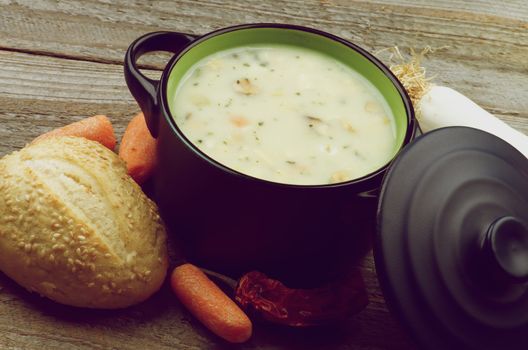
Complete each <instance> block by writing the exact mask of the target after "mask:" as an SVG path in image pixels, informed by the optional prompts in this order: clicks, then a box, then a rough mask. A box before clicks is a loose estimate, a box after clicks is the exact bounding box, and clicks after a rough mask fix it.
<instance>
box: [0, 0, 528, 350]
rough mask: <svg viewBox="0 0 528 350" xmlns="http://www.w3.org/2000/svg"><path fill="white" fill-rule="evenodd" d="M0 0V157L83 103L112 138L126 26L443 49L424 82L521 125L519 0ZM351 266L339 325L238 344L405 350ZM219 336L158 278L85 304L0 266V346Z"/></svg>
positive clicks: (135, 345)
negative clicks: (38, 289) (133, 299)
mask: <svg viewBox="0 0 528 350" xmlns="http://www.w3.org/2000/svg"><path fill="white" fill-rule="evenodd" d="M0 6H1V7H0V156H2V155H5V154H7V153H9V152H11V151H13V150H16V149H19V148H21V147H23V146H24V144H25V143H26V142H28V141H29V140H31V139H33V138H34V137H35V136H37V135H39V134H40V133H42V132H44V131H47V130H49V129H52V128H54V127H57V126H61V125H64V124H66V123H69V122H72V121H75V120H79V119H81V118H83V117H86V116H90V115H94V114H106V115H108V116H109V117H110V118H111V120H112V122H113V123H114V125H115V127H116V131H117V134H118V136H119V137H120V136H121V135H122V132H123V129H124V127H125V126H126V124H127V122H128V120H129V119H130V118H131V116H132V115H134V114H135V113H136V112H137V111H138V106H137V105H136V104H135V102H134V100H133V99H132V96H131V95H130V94H129V92H128V90H127V88H126V85H125V82H124V79H123V68H122V61H123V56H124V53H125V50H126V48H127V46H128V44H129V43H130V42H131V41H132V40H134V39H135V38H136V37H138V36H140V35H142V34H144V33H146V32H150V31H157V30H175V31H182V32H187V33H194V34H203V33H207V32H209V31H212V30H214V29H217V28H221V27H225V26H229V25H234V24H240V23H250V22H283V23H292V24H300V25H306V26H311V27H315V28H318V29H322V30H325V31H328V32H330V33H333V34H336V35H338V36H341V37H343V38H346V39H349V40H351V41H353V42H355V43H357V44H359V45H360V46H363V47H364V48H366V49H368V50H370V51H371V52H376V51H378V50H380V49H383V48H387V47H391V46H394V45H398V46H399V47H400V48H401V49H408V48H416V49H420V48H423V47H424V46H428V45H429V46H431V47H433V48H435V47H437V48H438V47H444V46H447V47H448V48H446V49H443V50H439V51H437V52H436V53H435V54H433V55H431V56H429V57H428V58H427V59H426V60H425V61H424V64H425V66H426V67H427V69H428V72H430V73H431V74H434V75H436V81H437V82H439V83H441V84H444V85H447V86H451V87H453V88H455V89H457V90H459V91H461V92H462V93H464V94H466V95H467V96H469V97H470V98H472V99H474V100H475V101H476V102H477V103H479V104H480V105H482V106H483V107H485V108H486V109H487V110H488V111H490V112H492V113H493V114H495V115H496V116H498V117H499V118H501V119H503V120H505V121H506V122H507V123H509V124H511V125H512V126H513V127H515V128H517V129H519V130H521V131H523V132H524V133H527V134H528V58H527V57H528V3H527V2H526V1H523V0H516V1H504V2H502V1H501V2H496V1H493V0H479V1H471V2H468V1H464V0H446V1H442V2H441V3H440V2H437V3H435V2H434V1H426V0H412V1H411V0H393V1H383V0H378V1H372V2H365V1H339V0H326V1H304V0H288V1H285V0H280V1H261V0H251V1H218V0H204V1H175V2H172V1H156V2H149V1H103V0H89V1H77V0H63V1H52V0H49V1H32V0H20V1H16V0H0ZM165 59H166V57H165ZM163 64H164V61H163V57H156V56H155V57H151V58H149V59H147V60H146V61H145V67H146V68H148V69H149V74H151V75H153V76H156V74H158V75H159V72H160V70H161V68H162V67H163ZM362 271H363V274H364V277H365V280H366V283H367V287H368V292H369V297H370V304H369V306H368V307H367V309H366V310H364V311H363V312H361V313H360V314H358V315H356V316H355V317H353V318H352V319H351V320H350V321H349V322H347V323H346V324H343V325H341V326H339V327H337V328H334V329H331V330H328V329H327V330H324V331H310V332H302V331H291V330H285V329H276V328H268V327H263V326H257V327H256V330H255V334H254V337H253V338H252V340H251V341H250V342H248V343H247V344H245V345H243V346H240V347H238V348H240V349H413V348H414V346H413V345H412V343H411V342H410V341H409V340H408V338H407V336H406V335H405V333H404V332H403V331H402V330H401V329H400V327H399V326H398V323H397V322H396V321H395V320H394V319H393V318H392V316H391V315H390V314H389V312H388V310H387V308H386V305H385V303H384V300H383V296H382V294H381V291H380V288H379V286H378V283H377V280H376V274H375V269H374V264H373V260H372V257H371V256H368V257H367V258H366V259H365V261H364V262H363V263H362ZM227 347H229V346H227V345H226V344H225V343H223V342H222V341H220V340H219V339H217V338H215V337H214V336H212V335H211V334H210V333H209V332H207V331H206V330H205V329H204V328H203V327H202V326H201V325H200V324H199V323H197V322H196V321H195V320H194V319H193V318H192V317H190V315H189V314H188V313H187V312H186V311H184V310H183V309H182V307H181V306H180V305H179V304H178V302H177V301H176V300H175V298H174V297H172V295H171V292H170V290H169V288H168V286H167V285H165V286H164V287H163V288H162V290H161V291H160V292H159V293H158V294H156V295H155V296H154V297H152V298H151V299H150V300H148V301H147V302H145V303H143V304H141V305H139V306H136V307H131V308H128V309H126V310H121V311H111V312H108V311H106V312H105V311H86V310H79V309H75V308H69V307H65V306H61V305H57V304H55V303H53V302H50V301H47V300H44V299H42V298H40V297H38V296H35V295H32V294H30V293H28V292H26V291H25V290H24V289H22V288H21V287H19V286H17V285H16V284H15V283H14V282H12V281H11V280H10V279H9V278H7V277H6V276H4V275H2V274H0V348H1V349H39V350H40V349H217V348H227ZM229 348H230V347H229Z"/></svg>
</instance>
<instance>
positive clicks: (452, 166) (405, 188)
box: [375, 127, 528, 350]
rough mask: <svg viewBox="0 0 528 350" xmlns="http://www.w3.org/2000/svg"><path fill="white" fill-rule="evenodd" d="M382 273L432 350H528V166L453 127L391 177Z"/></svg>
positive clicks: (395, 305)
mask: <svg viewBox="0 0 528 350" xmlns="http://www.w3.org/2000/svg"><path fill="white" fill-rule="evenodd" d="M375 259H376V269H377V272H378V277H379V279H380V283H381V286H382V289H383V291H384V294H385V298H386V300H387V302H388V304H389V307H391V309H393V311H394V312H395V313H396V314H397V316H399V318H400V319H401V321H402V322H403V323H404V325H405V326H406V327H407V328H408V329H409V330H410V331H411V334H412V335H413V338H414V339H415V340H416V342H417V343H418V344H419V345H420V346H422V347H423V348H426V349H442V350H444V349H479V350H481V349H508V350H513V349H528V159H527V158H526V157H525V156H523V155H522V154H521V153H520V152H519V151H517V150H516V149H515V148H513V147H512V146H510V145H509V144H508V143H506V142H504V141H503V140H501V139H499V138H497V137H495V136H493V135H491V134H488V133H486V132H483V131H480V130H476V129H472V128H466V127H449V128H443V129H438V130H435V131H432V132H430V133H427V134H425V135H423V136H421V137H419V138H418V139H416V140H415V141H414V142H413V143H412V144H410V145H408V146H407V147H406V148H405V149H404V150H402V152H401V153H400V155H399V156H398V158H397V159H396V160H395V161H394V163H393V164H392V166H391V168H390V170H389V171H388V173H387V174H386V177H385V179H384V182H383V187H382V190H381V195H380V204H379V207H378V232H377V240H376V247H375Z"/></svg>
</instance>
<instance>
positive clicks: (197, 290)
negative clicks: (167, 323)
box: [171, 264, 253, 343]
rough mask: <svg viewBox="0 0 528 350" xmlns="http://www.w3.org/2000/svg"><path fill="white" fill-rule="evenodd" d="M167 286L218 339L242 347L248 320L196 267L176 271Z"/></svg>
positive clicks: (186, 266)
mask: <svg viewBox="0 0 528 350" xmlns="http://www.w3.org/2000/svg"><path fill="white" fill-rule="evenodd" d="M171 286H172V290H173V291H174V293H175V294H176V296H177V297H178V299H179V300H180V301H181V303H182V304H183V305H184V306H185V307H186V308H187V309H188V310H189V311H190V312H191V313H192V314H193V315H194V316H195V317H196V318H197V319H198V320H199V321H200V322H202V323H203V324H204V325H205V326H206V327H207V328H208V329H209V330H211V331H212V332H213V333H215V334H216V335H218V336H219V337H221V338H223V339H225V340H227V341H229V342H232V343H243V342H245V341H246V340H248V339H249V338H250V337H251V333H252V330H253V326H252V324H251V321H250V319H249V318H248V317H247V316H246V314H245V313H244V312H243V311H242V310H241V309H240V308H239V307H238V306H237V305H236V304H235V302H234V301H233V300H231V299H230V298H229V297H228V296H227V295H226V294H225V293H224V292H223V291H222V290H221V289H220V288H219V287H218V286H217V285H216V284H214V283H213V281H211V280H210V279H209V278H208V277H207V276H206V275H205V274H204V273H203V272H202V271H201V270H200V269H199V268H197V267H196V266H194V265H192V264H183V265H180V266H178V267H176V268H175V269H174V271H173V272H172V275H171Z"/></svg>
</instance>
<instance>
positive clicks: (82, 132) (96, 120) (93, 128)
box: [33, 115, 116, 150]
mask: <svg viewBox="0 0 528 350" xmlns="http://www.w3.org/2000/svg"><path fill="white" fill-rule="evenodd" d="M54 136H78V137H84V138H86V139H88V140H92V141H97V142H99V143H101V144H102V145H104V146H106V147H108V148H109V149H111V150H113V149H114V147H115V145H116V137H115V134H114V128H113V127H112V123H110V120H108V118H107V117H106V116H105V115H95V116H93V117H89V118H85V119H82V120H80V121H78V122H75V123H71V124H68V125H65V126H63V127H61V128H57V129H53V130H51V131H49V132H47V133H45V134H42V135H40V136H39V137H37V138H36V139H34V140H33V143H34V142H38V141H40V140H43V139H47V138H49V137H54Z"/></svg>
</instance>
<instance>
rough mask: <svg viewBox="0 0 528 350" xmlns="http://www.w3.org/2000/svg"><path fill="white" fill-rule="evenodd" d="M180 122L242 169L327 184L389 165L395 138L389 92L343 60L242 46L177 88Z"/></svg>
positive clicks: (208, 150)
mask: <svg viewBox="0 0 528 350" xmlns="http://www.w3.org/2000/svg"><path fill="white" fill-rule="evenodd" d="M172 98H173V99H174V101H173V102H174V104H173V106H174V111H173V112H174V113H173V115H174V121H175V123H176V124H177V125H178V127H179V128H180V129H181V131H182V132H183V133H184V135H185V136H186V137H187V138H188V139H189V140H190V141H191V142H192V143H193V144H194V145H195V146H196V147H198V148H199V149H200V150H201V151H202V152H204V153H205V154H206V155H208V156H209V157H211V158H212V159H214V160H216V161H217V162H219V163H221V164H223V165H225V166H227V167H229V168H231V169H233V170H236V171H238V172H241V173H244V174H247V175H250V176H253V177H257V178H261V179H265V180H269V181H274V182H279V183H287V184H300V185H321V184H328V183H339V182H344V181H348V180H352V179H355V178H359V177H362V176H364V175H367V174H369V173H371V172H373V171H375V170H376V169H378V168H380V167H382V166H383V165H385V164H386V163H387V162H388V161H389V160H390V158H391V157H392V155H393V149H394V144H395V142H396V132H395V123H394V116H393V115H392V112H391V110H390V108H389V106H388V104H387V103H386V101H385V100H384V98H383V97H382V95H381V93H380V92H379V91H378V90H377V89H376V88H375V87H374V86H373V85H372V84H371V83H370V82H369V81H368V80H367V79H366V78H364V77H363V76H362V75H360V74H359V73H358V72H356V71H354V70H353V69H351V68H350V67H348V66H346V65H344V64H342V63H341V62H339V61H337V60H335V59H333V58H331V57H329V56H326V55H323V54H320V53H318V52H315V51H311V50H308V49H303V48H296V47H292V46H279V45H277V46H271V45H270V46H252V47H247V46H246V47H239V48H234V49H229V50H225V51H220V52H217V53H215V54H213V55H210V56H208V57H205V58H204V59H202V60H200V61H199V62H197V63H196V64H195V65H193V67H191V69H190V70H189V71H188V72H187V73H186V75H185V76H184V77H183V79H182V80H181V82H180V85H179V86H178V88H177V90H176V94H175V96H173V97H172Z"/></svg>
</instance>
